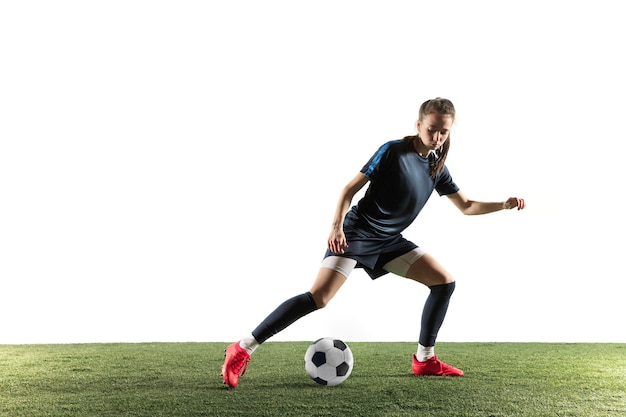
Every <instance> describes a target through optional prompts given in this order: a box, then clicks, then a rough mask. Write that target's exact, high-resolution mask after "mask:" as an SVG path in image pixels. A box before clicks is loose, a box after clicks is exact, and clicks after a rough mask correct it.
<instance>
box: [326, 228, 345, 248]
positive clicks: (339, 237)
mask: <svg viewBox="0 0 626 417" xmlns="http://www.w3.org/2000/svg"><path fill="white" fill-rule="evenodd" d="M347 247H348V242H347V241H346V235H345V234H344V233H343V230H341V229H339V230H335V229H333V230H332V231H331V232H330V236H328V249H329V250H330V251H331V252H333V253H343V249H344V248H347Z"/></svg>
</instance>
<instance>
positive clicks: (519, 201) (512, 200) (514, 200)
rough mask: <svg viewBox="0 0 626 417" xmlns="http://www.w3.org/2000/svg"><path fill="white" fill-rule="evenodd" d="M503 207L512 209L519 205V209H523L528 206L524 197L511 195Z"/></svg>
mask: <svg viewBox="0 0 626 417" xmlns="http://www.w3.org/2000/svg"><path fill="white" fill-rule="evenodd" d="M503 207H504V208H505V209H506V210H511V209H513V208H515V207H517V209H518V210H523V209H524V207H526V202H525V201H524V199H523V198H518V197H509V199H508V200H506V201H505V202H504V204H503Z"/></svg>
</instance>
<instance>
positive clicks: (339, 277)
mask: <svg viewBox="0 0 626 417" xmlns="http://www.w3.org/2000/svg"><path fill="white" fill-rule="evenodd" d="M346 280H347V278H346V276H345V275H344V274H342V273H340V272H338V271H335V270H334V269H330V268H325V267H322V268H320V270H319V272H318V273H317V278H315V281H314V282H313V286H311V290H310V291H311V294H312V295H313V299H314V300H315V304H316V305H317V307H318V308H322V307H325V306H326V305H327V304H328V302H329V301H330V300H332V298H333V297H334V296H335V294H337V291H339V289H340V288H341V286H342V285H343V283H344V282H346Z"/></svg>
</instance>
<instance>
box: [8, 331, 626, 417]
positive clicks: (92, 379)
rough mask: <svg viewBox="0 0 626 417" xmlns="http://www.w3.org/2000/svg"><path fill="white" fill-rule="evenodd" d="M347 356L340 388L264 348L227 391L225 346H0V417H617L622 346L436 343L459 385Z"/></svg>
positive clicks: (287, 350)
mask: <svg viewBox="0 0 626 417" xmlns="http://www.w3.org/2000/svg"><path fill="white" fill-rule="evenodd" d="M348 344H349V345H350V347H351V349H352V351H353V353H354V357H355V365H354V370H353V372H352V374H351V375H350V377H349V378H348V380H347V381H345V382H344V383H343V384H341V385H338V386H335V387H323V386H320V385H317V384H315V383H314V382H313V381H312V380H311V379H310V378H309V377H308V376H307V375H306V373H305V371H304V362H303V356H304V352H305V351H306V348H307V347H308V345H309V343H308V342H292V343H287V342H268V343H266V344H264V345H263V346H262V347H261V348H260V349H259V350H258V351H257V352H256V353H255V354H254V355H253V357H252V362H251V363H250V366H249V369H248V373H247V374H246V375H244V376H243V377H242V378H241V381H240V385H239V387H238V388H237V389H234V390H233V389H228V388H226V386H224V385H223V384H222V380H221V378H220V376H219V373H220V368H221V365H222V360H223V353H224V352H223V350H224V348H225V346H226V343H146V344H75V345H74V344H72V345H0V416H3V417H4V416H6V417H19V416H36V417H44V416H151V417H152V416H168V417H175V416H181V417H184V416H273V417H278V416H333V417H336V416H442V417H443V416H445V417H454V416H471V417H483V416H484V417H501V416H502V417H504V416H529V417H542V416H550V417H556V416H560V417H564V416H569V417H573V416H580V417H613V416H615V417H624V416H626V344H547V343H439V344H438V345H437V353H438V355H439V356H440V358H441V359H443V360H444V361H447V362H449V363H450V364H452V365H454V366H457V367H459V368H461V369H463V370H464V371H465V374H466V376H465V377H463V378H452V377H444V378H441V377H414V376H412V375H411V367H410V366H411V353H412V352H413V349H414V348H415V344H414V343H404V342H403V343H364V342H359V343H356V342H354V343H350V342H348Z"/></svg>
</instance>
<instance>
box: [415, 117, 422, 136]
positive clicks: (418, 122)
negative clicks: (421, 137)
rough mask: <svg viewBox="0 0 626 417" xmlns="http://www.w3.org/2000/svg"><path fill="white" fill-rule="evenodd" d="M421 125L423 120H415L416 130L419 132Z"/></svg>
mask: <svg viewBox="0 0 626 417" xmlns="http://www.w3.org/2000/svg"><path fill="white" fill-rule="evenodd" d="M421 126H422V121H421V120H420V119H417V122H415V130H416V131H417V133H419V131H420V127H421Z"/></svg>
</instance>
